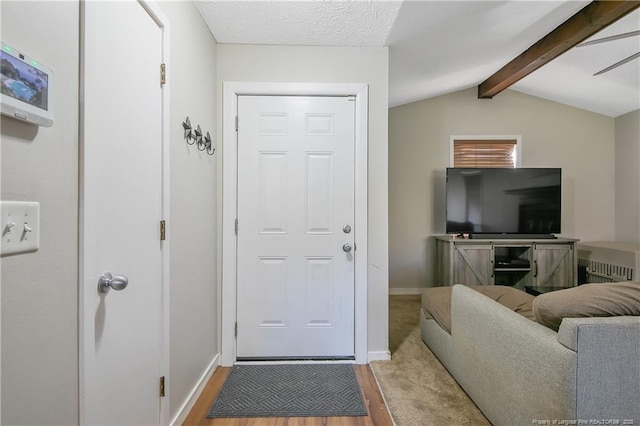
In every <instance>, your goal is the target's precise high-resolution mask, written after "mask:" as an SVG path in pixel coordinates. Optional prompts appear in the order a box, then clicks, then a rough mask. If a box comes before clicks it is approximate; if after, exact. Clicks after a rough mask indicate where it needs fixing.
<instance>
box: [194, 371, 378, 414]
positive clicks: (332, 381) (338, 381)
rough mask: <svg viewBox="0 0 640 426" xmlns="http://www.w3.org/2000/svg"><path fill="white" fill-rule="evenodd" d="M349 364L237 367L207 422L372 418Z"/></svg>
mask: <svg viewBox="0 0 640 426" xmlns="http://www.w3.org/2000/svg"><path fill="white" fill-rule="evenodd" d="M366 415H367V409H366V408H365V405H364V402H363V400H362V394H361V393H360V386H359V385H358V380H357V379H356V375H355V372H354V371H353V366H352V365H348V364H280V365H236V366H234V367H233V370H231V374H229V377H228V378H227V381H226V382H225V384H224V385H223V386H222V389H221V390H220V393H219V394H218V398H217V399H216V402H214V404H213V407H211V410H210V411H209V415H208V416H207V417H210V418H211V417H335V416H340V417H342V416H366Z"/></svg>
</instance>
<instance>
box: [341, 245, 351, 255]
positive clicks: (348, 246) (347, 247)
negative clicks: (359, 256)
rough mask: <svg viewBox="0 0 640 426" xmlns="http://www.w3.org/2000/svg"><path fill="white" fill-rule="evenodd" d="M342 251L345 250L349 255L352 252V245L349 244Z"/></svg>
mask: <svg viewBox="0 0 640 426" xmlns="http://www.w3.org/2000/svg"><path fill="white" fill-rule="evenodd" d="M342 250H344V251H345V252H347V253H349V252H350V251H351V244H349V243H347V244H345V245H343V246H342Z"/></svg>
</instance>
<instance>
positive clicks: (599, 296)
mask: <svg viewBox="0 0 640 426" xmlns="http://www.w3.org/2000/svg"><path fill="white" fill-rule="evenodd" d="M532 308H533V314H534V315H535V319H536V321H537V322H539V323H540V324H542V325H544V326H547V327H549V328H551V329H553V330H555V331H558V328H559V327H560V323H561V322H562V319H563V318H585V317H611V316H627V315H630V316H640V282H636V281H625V282H619V283H598V284H583V285H581V286H578V287H573V288H569V289H565V290H557V291H552V292H549V293H544V294H541V295H539V296H537V297H536V298H535V299H534V301H533V304H532Z"/></svg>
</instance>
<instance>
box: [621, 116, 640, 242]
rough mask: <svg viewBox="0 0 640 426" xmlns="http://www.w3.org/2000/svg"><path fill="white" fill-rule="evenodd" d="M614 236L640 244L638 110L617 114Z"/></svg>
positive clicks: (639, 122)
mask: <svg viewBox="0 0 640 426" xmlns="http://www.w3.org/2000/svg"><path fill="white" fill-rule="evenodd" d="M615 126H616V144H615V147H616V149H615V152H616V191H615V206H616V240H617V241H624V242H629V243H636V244H640V110H637V111H633V112H630V113H628V114H625V115H622V116H620V117H617V118H616V120H615Z"/></svg>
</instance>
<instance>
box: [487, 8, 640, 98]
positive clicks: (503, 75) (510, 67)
mask: <svg viewBox="0 0 640 426" xmlns="http://www.w3.org/2000/svg"><path fill="white" fill-rule="evenodd" d="M638 7H640V1H635V0H628V1H606V0H605V1H593V2H591V3H589V4H588V5H587V6H585V7H584V8H582V9H581V10H580V11H579V12H577V13H576V14H575V15H573V16H572V17H571V18H569V19H568V20H566V21H565V22H564V23H562V24H560V26H559V27H557V28H556V29H555V30H553V31H551V32H550V33H549V34H547V35H546V36H544V37H543V38H541V39H540V40H538V41H537V42H536V43H535V44H534V45H533V46H531V47H530V48H528V49H527V50H525V51H524V52H523V53H521V54H520V55H519V56H518V57H516V58H515V59H514V60H512V61H511V62H509V63H508V64H507V65H505V66H504V67H502V68H501V69H500V70H499V71H497V72H496V73H495V74H493V75H492V76H491V77H489V78H488V79H486V80H485V81H483V82H482V83H480V85H479V86H478V98H482V99H491V98H492V97H494V96H495V95H497V94H498V93H500V92H502V91H503V90H505V89H506V88H508V87H509V86H511V85H512V84H514V83H515V82H517V81H518V80H520V79H521V78H523V77H525V76H527V75H529V74H531V73H532V72H533V71H535V70H537V69H538V68H540V67H541V66H543V65H544V64H546V63H547V62H550V61H551V60H553V59H555V58H557V57H558V56H560V55H561V54H563V53H564V52H566V51H567V50H569V49H571V48H572V47H574V46H576V45H577V44H579V43H581V42H582V41H584V40H586V39H587V38H589V37H591V36H592V35H594V34H595V33H597V32H598V31H600V30H601V29H603V28H604V27H606V26H607V25H609V24H612V23H613V22H615V21H617V20H618V19H620V18H622V17H623V16H625V15H626V14H628V13H629V12H632V11H633V10H635V9H637V8H638Z"/></svg>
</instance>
